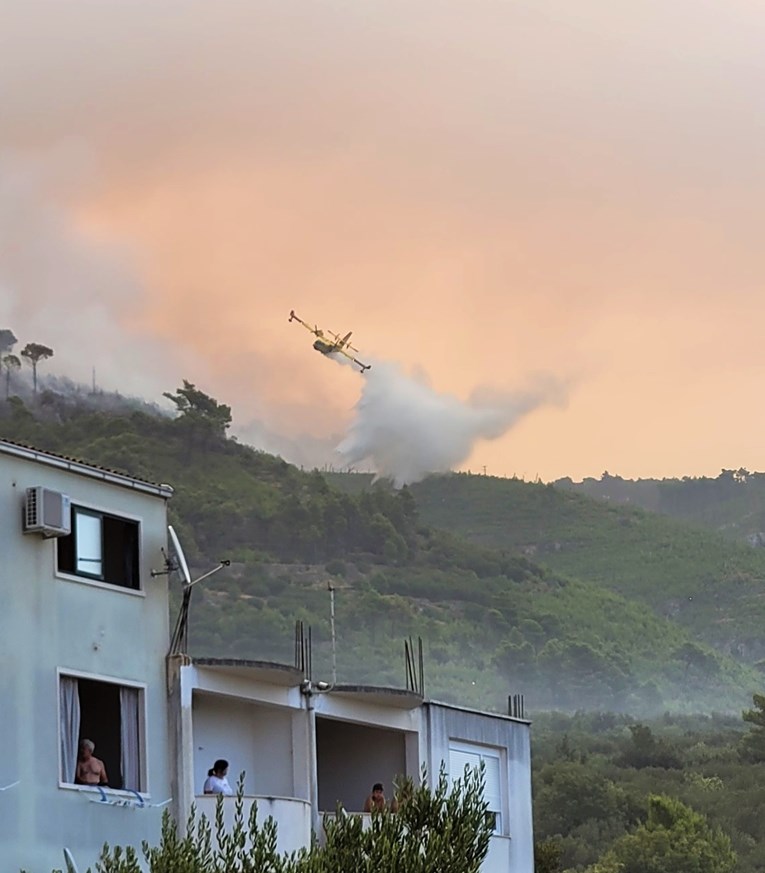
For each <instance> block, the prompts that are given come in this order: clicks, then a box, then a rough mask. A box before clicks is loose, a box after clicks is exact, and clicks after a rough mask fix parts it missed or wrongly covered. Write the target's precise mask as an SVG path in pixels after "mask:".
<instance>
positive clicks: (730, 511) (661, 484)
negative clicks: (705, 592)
mask: <svg viewBox="0 0 765 873" xmlns="http://www.w3.org/2000/svg"><path fill="white" fill-rule="evenodd" d="M554 484H555V486H556V487H557V488H561V489H563V490H567V491H574V492H575V493H577V494H583V495H586V496H587V497H594V498H596V499H597V500H607V501H609V502H610V503H622V504H628V505H631V506H636V507H640V508H641V509H647V510H650V511H651V512H659V513H662V514H663V515H670V516H673V517H674V518H679V519H683V520H686V521H696V522H700V523H701V524H704V525H706V526H709V527H714V528H715V529H717V530H719V531H720V532H721V533H723V534H724V535H725V536H726V537H728V538H730V539H748V540H749V541H750V542H752V543H753V544H755V545H758V546H763V545H765V473H750V472H749V470H745V469H744V468H743V467H740V468H739V469H738V470H722V471H721V472H720V474H719V475H718V476H715V477H714V478H712V477H710V476H684V477H683V478H682V479H623V478H622V477H621V476H612V475H611V474H610V473H607V472H606V473H603V475H602V476H601V477H600V478H599V479H595V478H592V477H590V478H587V479H584V480H582V481H581V482H574V481H573V480H572V479H570V478H565V479H559V480H557V481H556V482H555V483H554Z"/></svg>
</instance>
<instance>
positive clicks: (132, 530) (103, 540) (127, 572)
mask: <svg viewBox="0 0 765 873" xmlns="http://www.w3.org/2000/svg"><path fill="white" fill-rule="evenodd" d="M138 541H139V524H138V522H137V521H134V520H132V519H126V518H120V517H119V516H116V515H108V514H106V513H103V512H96V511H94V510H92V509H85V508H83V507H81V506H73V507H72V532H71V534H69V536H65V537H59V539H58V569H59V572H61V573H71V574H72V575H74V576H82V577H84V578H86V579H95V580H98V581H101V582H106V583H108V584H109V585H119V586H121V587H123V588H132V589H134V590H138V589H139V588H140V573H139V555H138Z"/></svg>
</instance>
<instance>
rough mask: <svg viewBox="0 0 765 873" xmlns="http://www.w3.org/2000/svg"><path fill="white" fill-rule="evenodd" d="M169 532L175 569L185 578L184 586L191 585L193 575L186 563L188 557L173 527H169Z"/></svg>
mask: <svg viewBox="0 0 765 873" xmlns="http://www.w3.org/2000/svg"><path fill="white" fill-rule="evenodd" d="M167 532H168V534H170V546H171V548H172V553H173V555H172V556H173V558H174V559H175V565H176V566H175V569H177V570H178V572H179V573H180V574H181V576H182V577H183V584H184V585H191V573H189V565H188V564H187V563H186V556H185V555H184V554H183V549H182V548H181V541H180V540H179V539H178V534H176V532H175V531H174V530H173V526H172V525H171V524H169V525H168V526H167Z"/></svg>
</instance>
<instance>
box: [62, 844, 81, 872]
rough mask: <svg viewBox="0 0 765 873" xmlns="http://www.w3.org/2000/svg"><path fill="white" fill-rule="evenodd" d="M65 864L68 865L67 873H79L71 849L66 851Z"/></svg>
mask: <svg viewBox="0 0 765 873" xmlns="http://www.w3.org/2000/svg"><path fill="white" fill-rule="evenodd" d="M64 863H65V864H66V873H79V871H78V869H77V865H76V864H75V863H74V858H73V857H72V853H71V852H70V851H69V849H64Z"/></svg>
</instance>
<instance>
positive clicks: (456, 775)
mask: <svg viewBox="0 0 765 873" xmlns="http://www.w3.org/2000/svg"><path fill="white" fill-rule="evenodd" d="M482 762H483V765H484V788H483V799H484V800H485V801H486V802H487V803H488V805H489V812H490V813H491V814H492V815H493V816H494V830H495V832H496V833H502V778H501V774H502V768H501V766H500V762H501V757H500V750H499V749H490V748H488V747H484V746H474V745H470V744H468V743H457V742H454V741H452V742H450V743H449V778H450V781H451V782H452V783H454V782H456V780H457V779H462V778H464V776H465V768H466V767H469V768H470V769H477V768H479V767H480V766H481V763H482Z"/></svg>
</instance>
